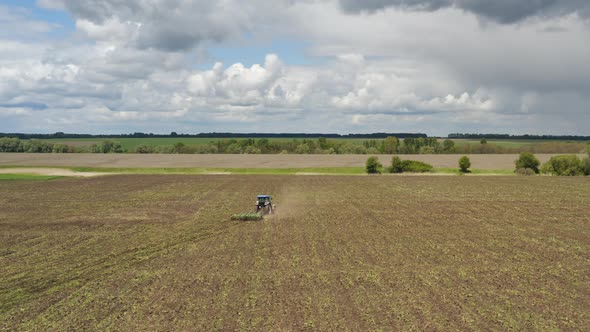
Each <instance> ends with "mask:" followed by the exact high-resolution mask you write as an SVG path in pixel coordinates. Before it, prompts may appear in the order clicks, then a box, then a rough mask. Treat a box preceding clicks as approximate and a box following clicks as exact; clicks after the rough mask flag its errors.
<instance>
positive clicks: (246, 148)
mask: <svg viewBox="0 0 590 332" xmlns="http://www.w3.org/2000/svg"><path fill="white" fill-rule="evenodd" d="M584 147H585V144H584V143H582V142H579V143H566V142H543V143H538V144H533V145H525V146H516V147H505V146H500V145H497V144H493V143H487V140H485V139H482V140H481V142H480V144H461V145H458V146H457V145H456V144H455V142H454V141H453V140H451V139H445V140H442V141H441V140H439V139H437V138H434V137H418V138H413V137H408V138H404V139H400V138H397V137H395V136H388V137H386V138H385V139H367V140H355V141H352V140H341V139H328V138H326V137H321V138H315V139H268V138H260V139H255V138H245V139H238V138H224V139H216V140H212V141H211V142H209V143H205V144H184V143H182V142H179V143H176V144H170V145H157V146H154V145H149V144H140V145H137V146H135V147H133V148H131V149H129V150H127V149H125V148H124V147H123V146H122V145H121V143H120V142H117V141H115V140H110V139H107V140H103V141H100V142H97V143H94V144H89V145H71V144H70V145H68V144H64V143H62V142H59V141H58V142H52V141H46V140H39V139H19V138H15V137H4V138H0V152H29V153H142V154H146V153H166V154H222V153H226V154H281V153H282V154H483V153H487V154H495V153H521V152H533V153H580V152H581V151H582V150H583V149H584Z"/></svg>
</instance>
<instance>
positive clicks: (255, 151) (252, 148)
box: [244, 145, 262, 154]
mask: <svg viewBox="0 0 590 332" xmlns="http://www.w3.org/2000/svg"><path fill="white" fill-rule="evenodd" d="M244 153H246V154H261V153H262V150H260V149H259V148H257V147H255V146H252V145H248V146H247V147H246V148H245V149H244Z"/></svg>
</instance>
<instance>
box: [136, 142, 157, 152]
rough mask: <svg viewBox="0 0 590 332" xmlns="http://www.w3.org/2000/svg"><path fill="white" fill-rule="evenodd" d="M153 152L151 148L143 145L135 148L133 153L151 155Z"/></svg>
mask: <svg viewBox="0 0 590 332" xmlns="http://www.w3.org/2000/svg"><path fill="white" fill-rule="evenodd" d="M152 152H154V149H153V148H152V147H151V146H148V145H145V144H140V145H138V146H136V147H135V153H142V154H144V153H152Z"/></svg>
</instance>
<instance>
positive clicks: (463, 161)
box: [459, 156, 471, 173]
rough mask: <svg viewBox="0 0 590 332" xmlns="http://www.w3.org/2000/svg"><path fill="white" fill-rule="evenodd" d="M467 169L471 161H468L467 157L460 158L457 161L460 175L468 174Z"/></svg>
mask: <svg viewBox="0 0 590 332" xmlns="http://www.w3.org/2000/svg"><path fill="white" fill-rule="evenodd" d="M469 167H471V160H469V157H467V156H463V157H461V159H459V170H460V171H461V173H469Z"/></svg>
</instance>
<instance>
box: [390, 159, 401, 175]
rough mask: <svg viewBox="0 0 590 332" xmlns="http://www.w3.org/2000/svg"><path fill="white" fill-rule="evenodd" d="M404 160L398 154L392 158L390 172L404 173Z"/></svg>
mask: <svg viewBox="0 0 590 332" xmlns="http://www.w3.org/2000/svg"><path fill="white" fill-rule="evenodd" d="M403 172H404V162H403V161H402V159H401V158H400V157H398V156H395V157H393V158H391V166H390V167H389V173H403Z"/></svg>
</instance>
